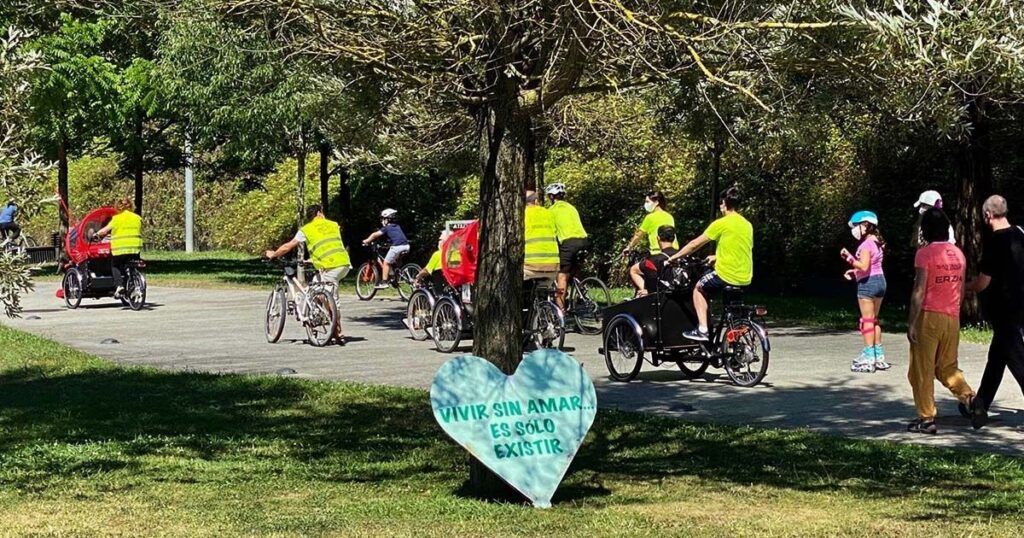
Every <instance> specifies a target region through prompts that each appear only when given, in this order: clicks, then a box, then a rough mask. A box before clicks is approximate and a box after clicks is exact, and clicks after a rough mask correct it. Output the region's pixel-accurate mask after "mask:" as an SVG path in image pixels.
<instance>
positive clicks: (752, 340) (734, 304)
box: [600, 258, 771, 387]
mask: <svg viewBox="0 0 1024 538" xmlns="http://www.w3.org/2000/svg"><path fill="white" fill-rule="evenodd" d="M707 271H708V267H707V266H706V265H705V264H704V263H703V262H700V261H697V260H695V259H693V258H684V259H683V260H682V263H680V264H678V265H676V266H669V267H667V268H666V269H665V270H664V271H663V272H662V275H660V277H659V278H658V279H657V285H656V286H655V287H654V288H653V289H655V290H656V291H655V292H654V293H651V294H649V295H646V296H643V297H637V298H635V299H632V300H630V301H626V302H624V303H620V304H617V305H613V306H610V307H608V308H606V309H605V311H604V327H603V331H602V332H603V344H604V345H603V347H602V348H601V349H600V352H601V353H603V354H604V359H605V364H606V365H607V367H608V373H609V374H610V375H611V377H612V379H614V380H616V381H630V380H632V379H633V378H635V377H636V376H637V374H638V373H639V372H640V367H641V365H642V364H643V362H644V360H645V359H646V360H647V362H650V363H651V364H653V365H654V366H659V365H661V364H663V363H666V362H674V363H676V364H677V365H678V366H679V370H680V371H682V372H683V374H684V375H685V376H686V377H688V378H690V379H693V378H697V377H700V376H701V375H703V374H704V372H705V371H706V370H707V369H708V367H709V366H714V367H715V368H724V369H725V372H726V374H728V376H729V379H731V380H732V382H733V383H735V384H737V385H739V386H742V387H752V386H754V385H757V384H758V383H760V382H761V380H762V379H764V376H765V374H766V373H767V372H768V356H769V353H770V351H771V346H770V344H769V342H768V334H767V332H766V331H765V329H764V326H763V325H762V320H763V317H764V316H765V315H766V314H767V310H766V309H765V308H763V307H760V306H752V305H747V304H744V302H743V292H742V290H741V289H740V288H735V287H727V288H726V289H725V291H724V292H723V297H722V300H721V303H722V304H721V308H720V310H721V313H720V315H719V317H718V320H717V322H715V323H714V324H713V325H712V326H711V327H710V331H709V332H710V334H711V337H710V339H709V341H708V342H696V341H693V340H688V339H686V338H684V337H683V333H684V332H685V331H689V330H691V329H693V328H694V327H695V326H696V325H697V313H696V311H695V310H694V308H693V287H694V285H695V284H696V282H697V280H698V279H699V278H700V276H702V275H703V274H704V273H705V272H707ZM712 307H714V305H713V304H712ZM713 310H714V308H713ZM709 317H710V316H709Z"/></svg>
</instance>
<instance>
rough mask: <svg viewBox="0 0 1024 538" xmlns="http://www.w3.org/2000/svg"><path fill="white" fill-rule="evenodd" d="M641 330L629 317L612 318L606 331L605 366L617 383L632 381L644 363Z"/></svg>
mask: <svg viewBox="0 0 1024 538" xmlns="http://www.w3.org/2000/svg"><path fill="white" fill-rule="evenodd" d="M639 331H640V328H639V327H638V326H637V325H636V324H635V323H634V322H633V321H632V320H631V319H630V318H629V317H627V316H617V317H615V318H612V320H611V322H609V323H608V327H607V328H606V329H605V331H604V364H605V366H607V367H608V375H610V376H611V378H612V379H614V380H615V381H630V380H632V379H633V378H634V377H636V376H637V374H639V373H640V366H641V365H642V364H643V362H644V347H643V341H642V340H641V339H640V334H639Z"/></svg>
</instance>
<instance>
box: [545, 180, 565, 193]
mask: <svg viewBox="0 0 1024 538" xmlns="http://www.w3.org/2000/svg"><path fill="white" fill-rule="evenodd" d="M544 192H546V193H547V194H556V195H557V194H565V183H552V184H550V185H548V186H547V188H546V189H544Z"/></svg>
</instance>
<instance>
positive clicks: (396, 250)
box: [384, 245, 409, 264]
mask: <svg viewBox="0 0 1024 538" xmlns="http://www.w3.org/2000/svg"><path fill="white" fill-rule="evenodd" d="M406 252H409V245H399V246H397V247H391V248H389V249H388V253H387V255H385V256H384V261H385V262H387V263H388V264H394V263H395V261H396V260H398V257H399V256H401V255H402V254H405V253H406Z"/></svg>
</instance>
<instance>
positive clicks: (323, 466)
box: [0, 367, 1024, 517]
mask: <svg viewBox="0 0 1024 538" xmlns="http://www.w3.org/2000/svg"><path fill="white" fill-rule="evenodd" d="M0 387H2V390H0V426H2V427H3V430H4V432H5V435H4V436H2V437H0V454H3V456H0V459H2V460H3V462H4V471H3V472H2V473H0V487H12V488H16V489H18V490H22V491H43V490H46V489H47V488H49V487H51V486H54V485H56V484H58V483H59V482H60V481H61V480H65V479H67V478H69V477H81V476H92V475H95V474H97V473H106V472H112V471H119V470H122V471H123V470H128V471H130V472H133V471H136V470H138V469H140V468H141V467H144V466H145V463H144V462H143V459H142V458H143V457H146V456H154V455H155V456H168V457H179V458H189V459H193V458H194V459H199V460H204V461H210V462H215V461H219V460H234V459H238V458H247V457H249V458H252V457H257V456H253V455H252V454H253V453H261V452H263V451H270V450H272V451H273V452H274V453H275V454H277V455H276V456H274V457H275V458H277V459H280V460H281V461H279V462H278V461H277V460H275V461H274V464H273V467H275V468H277V467H280V466H296V467H297V468H298V471H296V472H300V473H302V474H303V475H304V476H309V477H310V479H315V480H323V481H339V482H365V483H388V482H394V483H399V482H404V483H408V482H410V481H411V482H414V483H421V482H422V481H425V480H426V481H430V480H438V481H443V482H448V483H451V482H459V481H460V480H461V479H462V478H464V477H465V476H466V473H467V469H466V457H465V453H464V452H463V451H462V449H460V448H458V447H457V446H456V445H455V444H454V443H452V442H450V441H448V440H447V438H446V437H445V435H444V433H443V432H442V431H441V429H440V428H439V427H438V426H437V424H436V423H435V421H434V419H433V417H432V414H431V411H430V406H429V402H428V398H427V395H426V394H425V393H423V392H420V391H414V390H404V389H393V388H387V389H385V388H381V387H372V386H357V385H348V384H332V383H322V382H309V381H303V380H295V379H286V378H278V377H252V376H238V375H212V374H194V373H172V372H163V371H156V370H150V369H119V368H94V369H85V370H80V371H77V372H74V373H70V374H60V373H59V372H57V371H54V370H50V369H41V368H32V367H23V368H19V369H9V370H7V371H3V372H2V373H0ZM861 390H862V392H863V389H861ZM869 396H870V395H868V396H865V397H869ZM72 449H73V450H72ZM259 457H260V458H266V457H268V456H259ZM147 472H148V473H149V475H153V474H154V473H157V474H158V475H159V473H160V472H161V471H160V470H156V471H154V470H149V471H147ZM253 472H255V473H258V472H267V473H270V474H269V475H268V476H267V477H266V478H267V479H268V480H270V479H273V478H274V477H275V476H277V475H276V474H273V473H274V472H275V471H273V469H271V470H269V471H258V470H257V471H253ZM671 477H684V478H685V477H696V478H699V479H702V480H707V481H713V482H726V483H733V484H738V485H743V486H747V485H752V484H755V485H765V486H771V487H776V488H784V489H791V490H797V491H805V492H839V491H842V492H846V493H850V494H853V495H855V496H858V497H864V498H894V499H897V498H903V497H914V498H918V499H920V502H921V503H922V510H924V511H925V513H915V514H912V516H913V517H919V516H920V517H947V516H946V514H948V507H949V506H950V504H949V503H950V502H954V503H958V504H956V506H959V507H960V508H962V509H963V510H971V511H973V512H974V513H977V514H987V515H993V516H1006V515H1014V514H1020V511H1021V508H1020V507H1021V506H1022V505H1024V465H1022V462H1021V461H1020V460H1017V459H1013V458H1007V457H1003V456H992V455H984V454H972V453H968V452H958V451H951V450H940V449H932V448H927V447H918V446H906V445H898V444H892V443H871V442H863V441H850V440H846V439H841V438H837V437H830V436H823V435H819V434H814V433H811V432H807V431H802V430H771V429H756V428H744V427H731V426H719V425H705V424H692V423H685V422H681V421H678V420H674V419H670V418H664V417H656V416H651V415H644V414H636V413H627V412H618V411H602V412H600V413H599V414H598V417H597V420H596V421H595V423H594V427H593V429H592V430H591V433H590V435H589V437H588V440H587V442H586V443H585V444H584V445H583V447H582V448H581V450H580V452H579V454H578V456H577V458H576V460H575V461H574V463H573V465H572V468H571V470H570V474H569V476H568V477H567V479H566V481H565V482H564V484H563V487H562V488H561V489H560V491H559V492H558V494H557V495H556V498H555V501H556V502H562V503H567V502H573V501H576V500H579V499H581V498H604V497H606V496H608V494H609V492H614V489H615V485H614V484H615V483H622V482H627V483H628V482H635V483H638V484H641V485H649V486H650V487H651V488H657V487H659V483H660V482H661V481H663V480H664V479H666V478H671ZM186 478H187V477H159V476H158V477H157V479H164V480H184V479H186ZM921 486H929V487H932V488H934V489H930V490H929V491H928V493H927V495H921V493H920V488H921ZM425 487H427V486H425ZM454 493H456V494H458V490H457V491H455V492H454ZM602 502H604V501H602ZM609 502H611V501H609ZM614 502H634V501H623V500H621V499H616V500H615V501H614ZM635 502H640V501H639V500H637V501H635ZM949 517H951V516H949Z"/></svg>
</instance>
